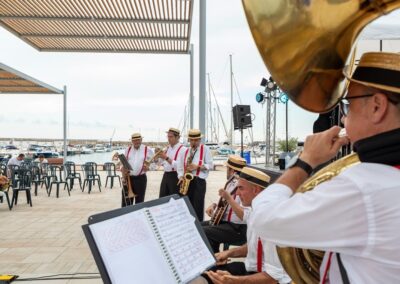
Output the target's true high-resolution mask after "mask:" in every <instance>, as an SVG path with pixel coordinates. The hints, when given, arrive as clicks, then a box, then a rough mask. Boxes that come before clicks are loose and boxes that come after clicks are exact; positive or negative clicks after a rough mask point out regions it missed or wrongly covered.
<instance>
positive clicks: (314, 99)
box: [242, 0, 400, 113]
mask: <svg viewBox="0 0 400 284" xmlns="http://www.w3.org/2000/svg"><path fill="white" fill-rule="evenodd" d="M242 2H243V6H244V10H245V14H246V17H247V21H248V23H249V26H250V30H251V33H252V34H253V38H254V40H255V42H256V45H257V47H258V50H259V52H260V54H261V56H262V58H263V60H264V63H265V65H266V67H267V69H268V71H269V72H270V73H271V75H272V77H273V79H274V80H275V81H276V83H277V84H278V85H279V87H280V88H281V89H282V90H283V91H285V92H286V93H287V94H288V95H289V98H290V99H291V100H292V101H293V102H294V103H296V104H297V105H299V106H300V107H302V108H304V109H306V110H309V111H312V112H319V113H321V112H326V111H328V110H330V109H332V108H333V107H334V106H335V105H336V104H337V102H338V101H339V99H340V97H341V96H342V92H343V86H342V85H343V84H339V83H340V82H341V81H342V79H343V76H342V68H343V67H344V66H345V63H346V60H347V58H348V56H349V54H350V53H351V49H352V46H353V44H354V42H355V40H356V38H357V36H358V34H359V33H360V32H361V30H362V29H363V28H364V27H365V26H366V25H367V24H368V23H370V22H371V21H373V20H375V19H376V18H378V17H380V16H381V15H383V14H387V13H389V12H391V11H393V10H395V9H397V8H399V7H400V0H380V1H379V0H370V1H360V0H242Z"/></svg>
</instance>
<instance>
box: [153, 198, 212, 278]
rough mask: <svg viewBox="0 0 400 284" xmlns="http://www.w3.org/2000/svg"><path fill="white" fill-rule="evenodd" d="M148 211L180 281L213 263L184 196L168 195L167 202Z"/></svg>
mask: <svg viewBox="0 0 400 284" xmlns="http://www.w3.org/2000/svg"><path fill="white" fill-rule="evenodd" d="M149 211H150V212H151V214H152V216H153V220H154V221H155V222H156V224H157V227H158V230H159V232H160V235H161V236H162V239H163V241H164V243H165V245H166V247H167V249H168V252H169V254H170V256H171V258H172V260H173V262H174V265H175V268H176V269H177V271H178V273H179V276H180V278H181V279H182V281H183V282H187V281H189V280H191V279H193V278H195V277H196V276H198V275H199V274H200V273H201V272H203V271H204V270H206V269H207V268H208V267H210V266H211V265H213V264H215V259H214V257H213V255H212V253H211V252H210V250H209V249H208V248H207V246H206V244H205V243H204V241H203V239H202V238H201V236H200V234H199V233H198V230H197V228H196V226H195V223H194V221H195V218H194V217H193V216H192V215H191V214H190V212H189V209H188V208H187V206H186V203H185V201H184V200H183V199H178V200H175V199H173V198H171V200H170V201H169V202H168V203H164V204H162V205H159V206H156V207H151V208H149Z"/></svg>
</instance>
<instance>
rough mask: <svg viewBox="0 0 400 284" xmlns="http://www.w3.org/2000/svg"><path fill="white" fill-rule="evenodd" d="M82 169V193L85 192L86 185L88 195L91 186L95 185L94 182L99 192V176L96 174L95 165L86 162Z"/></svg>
mask: <svg viewBox="0 0 400 284" xmlns="http://www.w3.org/2000/svg"><path fill="white" fill-rule="evenodd" d="M82 169H83V176H84V179H83V188H82V192H83V191H84V190H85V185H88V193H90V192H91V191H92V186H94V185H95V183H96V181H97V184H98V186H99V191H100V192H101V181H100V176H99V175H98V174H97V164H96V163H93V162H87V163H85V164H84V165H83V166H82Z"/></svg>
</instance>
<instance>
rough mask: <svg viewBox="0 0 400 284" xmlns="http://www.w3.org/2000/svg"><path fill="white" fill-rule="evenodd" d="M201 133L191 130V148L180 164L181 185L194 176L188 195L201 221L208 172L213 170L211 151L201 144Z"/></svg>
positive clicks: (182, 156) (179, 176)
mask: <svg viewBox="0 0 400 284" xmlns="http://www.w3.org/2000/svg"><path fill="white" fill-rule="evenodd" d="M201 137H202V135H201V132H200V130H198V129H190V130H189V133H188V140H189V143H190V147H189V148H187V149H186V151H185V152H184V153H183V154H182V155H181V159H180V162H179V163H178V178H179V185H180V186H181V185H182V183H185V182H187V181H185V180H184V179H185V176H186V175H190V174H191V175H192V178H193V179H192V180H191V181H190V182H189V184H188V188H187V192H183V194H187V196H188V197H189V200H190V203H191V204H192V205H193V208H194V211H195V212H196V215H197V217H198V219H199V221H203V218H204V216H203V215H204V198H205V195H206V187H207V184H206V178H207V177H208V172H209V171H210V170H211V169H212V168H213V160H212V156H211V152H210V149H209V148H208V147H207V146H206V145H204V144H202V143H201Z"/></svg>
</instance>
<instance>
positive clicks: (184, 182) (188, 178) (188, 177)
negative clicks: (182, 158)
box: [179, 148, 195, 195]
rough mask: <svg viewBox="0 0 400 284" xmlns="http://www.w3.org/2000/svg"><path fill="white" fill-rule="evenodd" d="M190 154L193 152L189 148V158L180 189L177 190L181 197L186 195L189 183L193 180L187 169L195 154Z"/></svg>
mask: <svg viewBox="0 0 400 284" xmlns="http://www.w3.org/2000/svg"><path fill="white" fill-rule="evenodd" d="M192 152H193V151H192V148H190V155H189V157H188V159H187V162H186V168H185V171H184V173H183V180H182V182H181V185H180V188H179V193H180V194H182V195H186V194H187V192H188V190H189V185H190V182H191V181H192V180H193V179H194V176H193V174H192V173H191V172H190V171H189V169H188V167H189V165H190V164H191V163H192V161H193V157H194V154H195V153H192Z"/></svg>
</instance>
